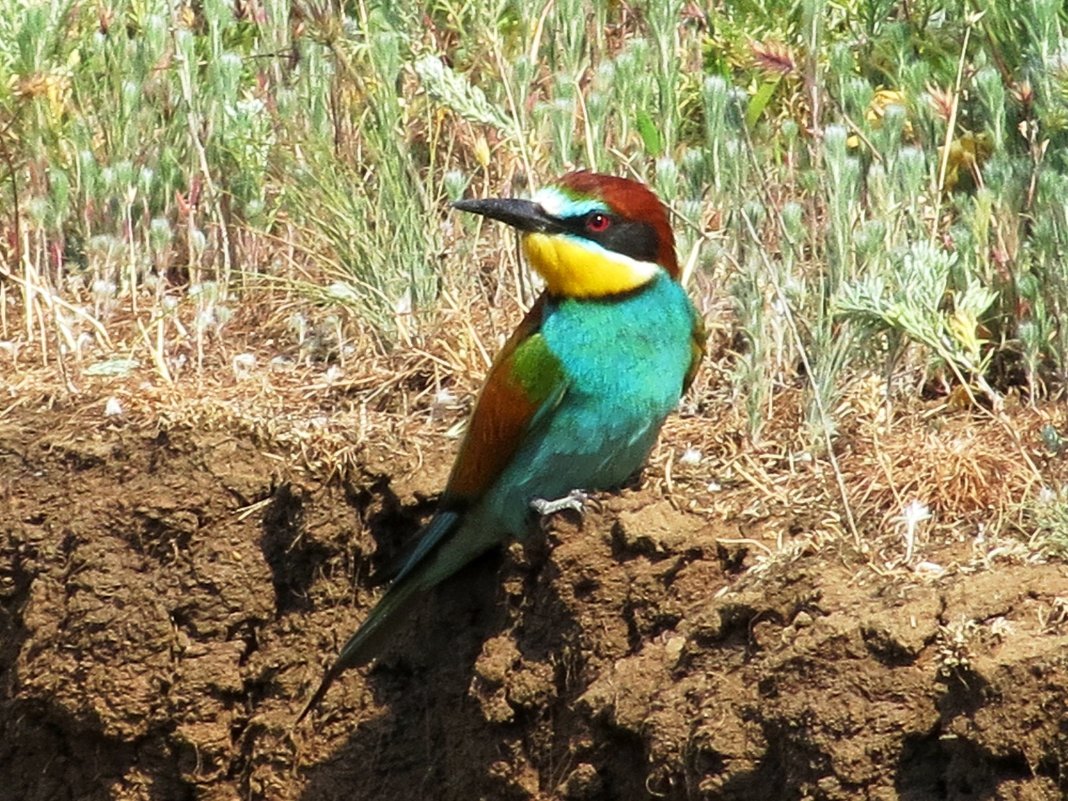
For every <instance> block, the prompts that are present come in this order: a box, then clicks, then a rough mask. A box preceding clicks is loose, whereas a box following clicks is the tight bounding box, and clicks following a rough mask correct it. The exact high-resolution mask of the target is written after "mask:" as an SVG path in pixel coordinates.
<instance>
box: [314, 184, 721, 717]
mask: <svg viewBox="0 0 1068 801" xmlns="http://www.w3.org/2000/svg"><path fill="white" fill-rule="evenodd" d="M453 205H454V207H455V208H457V209H459V210H461V211H469V212H474V213H475V214H481V215H484V216H486V217H489V218H491V219H494V220H500V221H501V222H505V223H507V224H508V225H511V226H513V227H514V228H516V229H518V230H519V231H520V232H521V235H522V245H523V251H524V253H525V254H526V257H527V259H528V260H529V262H530V264H531V266H533V268H534V269H535V270H537V271H538V273H540V274H541V276H542V278H544V279H545V291H544V292H543V293H542V295H541V296H540V297H539V298H538V300H537V301H536V302H535V304H534V306H533V307H532V308H531V309H530V311H529V312H528V313H527V315H526V317H525V318H524V319H523V321H522V322H521V323H520V324H519V327H518V328H517V329H516V331H515V333H513V334H512V336H511V337H510V338H509V339H508V341H507V342H506V343H505V345H504V348H503V349H502V350H501V352H500V354H499V355H498V356H497V358H496V360H495V361H494V363H493V366H492V367H491V368H490V371H489V375H488V377H487V379H486V384H485V386H484V387H483V388H482V392H481V394H480V395H479V398H478V402H477V404H476V406H475V411H474V415H473V416H472V417H471V421H470V423H469V425H468V428H467V433H466V435H465V437H464V440H463V443H462V445H461V446H460V452H459V455H458V456H457V458H456V463H455V464H454V465H453V468H452V474H451V475H450V477H449V481H448V484H447V485H446V487H445V491H444V494H443V495H442V497H441V501H440V506H439V508H438V511H437V513H436V514H435V515H434V517H433V518H432V519H431V520H430V522H429V523H428V524H427V525H426V527H425V528H424V529H423V531H422V532H421V534H420V537H419V539H418V541H417V544H416V546H415V549H414V551H413V552H412V553H411V555H410V556H409V557H408V559H407V561H405V562H404V564H403V566H402V567H401V569H400V571H399V573H398V574H397V575H396V577H395V578H394V579H393V582H392V583H391V585H390V586H389V588H388V589H387V590H386V592H385V594H384V595H383V596H382V598H381V600H380V601H379V602H378V604H377V605H376V606H375V607H374V608H373V609H372V610H371V612H370V614H369V615H368V616H367V619H366V620H365V621H364V622H363V625H361V626H360V628H359V629H358V630H357V631H356V633H355V634H353V635H352V637H351V639H349V641H348V642H347V643H346V644H345V647H344V648H342V649H341V653H340V655H339V656H338V658H337V660H336V661H335V662H334V664H333V666H332V667H330V669H329V670H327V671H326V673H325V675H324V676H323V680H322V682H321V683H320V685H319V688H318V689H317V690H316V691H315V694H314V695H313V696H312V698H311V700H310V701H309V702H308V704H307V705H306V706H305V708H304V711H303V712H301V714H300V718H298V722H299V721H300V720H301V719H302V718H303V717H304V716H305V715H306V714H307V713H308V712H309V711H310V710H311V709H312V708H314V707H315V706H316V704H318V703H319V701H320V700H322V698H323V696H324V695H325V694H326V691H327V690H328V689H329V687H330V685H331V684H332V683H333V682H334V680H335V679H336V678H337V677H338V676H339V675H340V674H341V672H342V671H344V670H345V669H347V668H349V667H353V666H355V665H360V664H364V663H366V662H368V661H370V660H371V659H372V658H374V656H376V654H377V653H378V651H379V649H380V648H381V646H382V645H383V644H384V642H385V641H386V640H387V639H388V638H389V637H391V636H392V631H393V627H394V624H395V623H396V622H397V620H398V618H400V617H401V616H402V615H403V613H404V612H405V611H406V610H407V609H408V607H409V605H410V604H411V603H412V602H413V601H414V600H415V599H417V598H418V597H419V596H421V595H422V594H423V593H425V592H426V591H427V590H429V589H430V588H432V587H434V586H436V585H437V584H439V583H441V582H442V581H443V580H445V579H446V578H448V577H449V576H451V575H452V574H454V573H455V572H456V571H457V570H459V569H460V568H461V567H463V566H464V565H465V564H467V563H468V562H470V561H471V560H472V559H474V558H475V557H476V556H478V555H479V554H481V553H482V552H484V551H486V550H487V549H489V548H491V547H493V546H495V545H498V544H499V543H501V542H502V541H504V540H505V539H507V538H509V537H513V536H518V537H521V536H523V535H524V534H525V533H526V532H528V531H529V530H530V528H531V526H532V525H533V524H534V523H535V522H536V520H537V517H538V515H539V513H547V512H551V511H555V510H556V509H559V508H561V507H564V506H573V505H575V504H576V503H578V502H580V500H581V498H582V494H581V492H580V491H581V490H596V489H611V488H613V487H616V486H618V485H619V484H622V483H623V482H624V481H626V479H627V478H629V477H630V476H631V475H632V474H634V473H635V472H636V471H637V470H638V469H639V468H640V467H641V466H642V463H643V462H644V461H645V459H646V458H647V457H648V455H649V452H650V450H652V447H653V444H654V443H655V441H656V438H657V435H658V433H659V431H660V427H661V425H662V424H663V422H664V419H665V418H666V417H667V415H668V414H669V413H670V412H671V411H672V410H673V409H675V407H676V406H677V405H678V402H679V398H680V396H681V395H682V393H683V391H684V390H685V389H686V387H687V386H689V383H690V381H691V379H692V378H693V375H694V372H695V370H696V369H697V365H698V363H699V362H700V359H701V356H702V355H703V352H704V328H703V325H702V324H701V321H700V318H699V317H698V315H697V313H696V311H695V310H694V307H693V305H692V303H691V302H690V300H689V298H688V297H687V295H686V292H685V290H684V289H683V288H682V286H681V285H680V284H679V282H678V278H679V265H678V260H677V259H676V256H675V238H674V235H673V233H672V231H671V226H670V224H669V223H668V218H667V213H666V210H665V208H664V206H663V205H662V204H661V203H660V201H659V200H658V199H657V197H656V195H654V194H653V193H652V192H651V191H650V190H649V189H648V188H646V187H645V186H644V185H643V184H640V183H638V182H636V181H631V180H627V179H625V178H616V177H612V176H608V175H599V174H596V173H592V172H585V171H582V172H572V173H568V174H567V175H564V176H563V177H562V178H560V179H559V180H558V181H556V182H555V183H553V184H551V185H549V186H546V187H545V188H543V189H541V190H540V191H538V192H537V193H536V194H535V195H534V197H533V199H532V200H518V199H512V198H493V199H484V200H461V201H458V202H456V203H454V204H453ZM553 499H557V500H553Z"/></svg>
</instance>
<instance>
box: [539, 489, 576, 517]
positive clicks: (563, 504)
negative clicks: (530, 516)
mask: <svg viewBox="0 0 1068 801" xmlns="http://www.w3.org/2000/svg"><path fill="white" fill-rule="evenodd" d="M589 499H590V496H589V495H588V494H587V493H586V491H585V490H580V489H573V490H571V492H569V493H568V494H567V495H565V496H564V497H563V498H557V499H556V500H555V501H547V500H545V498H535V499H534V500H532V501H531V502H530V508H531V509H533V510H534V511H535V512H537V513H538V515H539V516H541V517H545V516H546V515H551V514H556V513H557V512H562V511H564V510H565V509H570V510H572V511H574V512H578V513H579V514H580V515H581V514H582V513H583V512H584V511H585V510H586V509H585V505H586V501H588V500H589Z"/></svg>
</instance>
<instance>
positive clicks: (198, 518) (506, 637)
mask: <svg viewBox="0 0 1068 801" xmlns="http://www.w3.org/2000/svg"><path fill="white" fill-rule="evenodd" d="M451 447H452V445H451V442H447V443H446V444H444V445H443V446H442V447H441V450H440V452H429V453H428V452H423V453H421V454H420V457H419V458H420V460H421V463H420V464H421V466H420V468H419V469H418V470H414V471H413V470H412V469H411V467H412V465H409V464H407V463H404V462H403V460H402V459H400V457H397V456H396V455H395V454H394V453H392V452H390V450H389V449H387V448H381V449H377V450H376V448H375V446H374V444H373V443H370V444H368V445H367V447H366V448H365V450H364V452H363V453H362V456H361V459H362V460H363V462H362V469H359V470H356V471H352V472H351V473H350V474H349V475H348V476H347V477H346V478H344V479H343V480H337V479H334V480H331V481H327V480H325V477H324V476H316V475H315V474H314V472H312V471H307V470H296V469H294V467H293V461H292V459H291V457H290V456H288V455H287V454H285V453H282V452H280V451H274V450H272V448H271V447H270V444H269V443H265V442H264V441H263V440H262V439H260V438H253V437H251V436H250V435H248V434H244V433H238V434H235V433H231V432H228V431H226V430H221V431H199V432H194V431H192V430H189V429H187V428H185V427H183V426H180V425H174V426H165V425H163V426H161V425H155V426H146V425H140V424H134V423H132V422H123V421H122V420H121V419H120V420H113V419H111V418H105V417H103V416H102V415H100V414H99V409H95V407H94V412H93V413H92V414H90V413H89V410H88V408H87V407H84V406H83V407H74V406H70V405H64V404H62V403H51V404H44V403H41V404H24V405H23V406H22V407H20V408H18V409H16V410H14V411H13V412H11V413H9V414H7V415H6V416H5V417H3V418H2V420H0V776H2V777H3V789H2V790H0V796H3V797H8V798H20V799H25V800H26V801H33V800H36V799H67V798H69V799H232V798H238V797H240V798H257V799H258V798H263V799H309V800H310V799H335V798H336V799H341V798H345V799H392V798H441V799H473V798H487V799H535V798H537V799H543V798H544V799H548V798H568V799H602V798H605V799H635V798H645V797H658V798H677V799H683V798H708V799H739V800H740V799H757V798H772V799H798V800H800V799H825V800H826V801H837V800H839V799H841V800H842V801H845V799H850V800H851V801H852V800H853V799H886V800H889V799H898V798H900V799H915V800H916V801H919V800H920V799H923V800H924V801H926V800H927V799H946V800H947V801H949V800H952V801H965V799H975V800H976V801H978V799H1057V798H1061V797H1063V796H1064V794H1065V793H1066V792H1068V774H1066V766H1068V722H1066V721H1068V718H1066V709H1065V706H1066V697H1068V692H1066V690H1065V687H1068V575H1066V571H1065V568H1064V566H1063V565H1062V564H1059V563H1034V564H1028V563H1027V561H1026V559H1023V558H1020V557H1018V556H1012V555H1009V556H999V555H998V554H997V553H992V552H991V550H990V549H989V548H985V547H978V546H977V545H976V543H975V542H962V541H952V542H946V543H942V544H938V543H931V544H930V545H929V550H928V552H927V553H926V554H925V555H926V558H927V560H928V561H929V562H930V563H931V564H932V565H937V566H938V569H933V568H932V569H930V570H928V571H923V570H921V571H919V572H917V571H911V570H890V571H879V570H876V569H875V568H874V567H873V566H872V565H871V564H869V563H867V560H863V559H860V558H859V557H855V556H854V555H853V552H852V550H851V549H849V548H845V547H836V546H834V545H833V544H831V545H823V546H821V547H814V546H813V545H812V544H811V541H810V540H808V539H806V538H805V537H804V533H805V532H804V531H797V530H795V531H787V532H781V531H780V532H777V534H778V535H779V536H781V539H782V547H778V546H777V545H776V543H775V541H774V540H773V539H768V540H767V541H763V540H759V539H749V538H751V537H752V536H753V535H752V534H751V532H749V531H745V532H742V531H740V530H739V528H738V526H737V525H730V524H716V523H711V522H709V520H708V518H707V517H703V516H700V515H697V514H694V513H688V512H682V511H679V510H677V509H676V508H674V507H673V506H672V504H671V503H670V502H669V501H668V500H666V499H664V498H663V497H662V495H661V494H660V493H659V492H657V491H655V490H654V489H652V488H649V487H647V488H646V489H644V490H630V491H627V492H624V493H623V494H622V495H621V496H619V497H612V498H607V499H604V500H603V503H602V504H601V507H600V508H599V509H595V510H593V511H591V513H590V514H588V515H587V517H586V518H585V520H584V521H582V522H581V523H580V522H578V521H576V520H571V519H561V520H557V521H555V522H554V523H553V525H552V526H551V527H550V528H549V529H548V530H547V531H546V532H545V534H544V535H543V536H541V537H538V538H536V539H535V540H534V541H533V542H531V543H530V544H528V546H527V547H526V548H521V547H519V546H513V547H512V548H510V549H509V550H508V551H507V552H505V553H504V554H503V555H496V556H491V557H487V558H485V559H483V560H481V561H480V562H479V563H477V564H475V565H473V566H472V567H470V568H469V569H467V570H466V571H465V572H464V573H463V575H462V576H461V577H460V579H459V580H457V581H455V582H453V584H452V585H451V586H449V587H448V588H445V589H442V590H440V591H439V592H437V593H436V594H434V595H433V596H432V597H431V598H429V599H428V601H427V603H425V605H424V606H423V608H422V610H421V612H420V613H419V616H418V619H417V620H416V621H415V622H414V623H413V625H412V626H411V627H410V628H409V630H408V632H407V633H406V635H405V636H404V637H402V638H401V639H400V640H399V641H398V642H397V643H396V646H395V647H394V648H393V649H392V650H391V651H390V652H389V653H388V654H387V655H386V656H385V657H384V658H383V659H382V660H380V661H379V662H378V663H377V664H376V665H375V666H374V667H373V668H371V669H370V670H366V671H363V672H354V673H352V674H350V675H348V676H346V677H345V678H344V680H343V681H341V682H340V683H339V685H338V686H337V687H336V688H335V689H334V690H332V691H331V693H330V695H329V696H328V698H327V700H326V703H325V705H324V708H323V710H322V711H321V712H320V713H319V715H317V716H316V717H314V718H313V719H312V720H311V722H310V723H306V724H304V725H302V726H301V727H298V728H296V729H293V728H292V722H293V719H294V716H295V713H296V711H297V710H298V709H299V707H300V704H301V703H302V701H303V700H304V699H305V698H306V697H307V694H308V693H309V691H310V690H311V688H312V687H313V686H314V683H315V682H316V681H317V679H318V676H319V673H320V670H321V668H322V666H323V664H324V663H325V662H326V661H327V660H328V659H330V658H331V657H332V655H333V654H334V653H335V650H336V648H337V646H338V644H339V643H340V642H341V641H342V640H343V639H344V637H345V636H346V635H347V634H348V633H349V632H350V631H351V630H352V629H353V628H354V627H355V625H356V624H357V623H358V621H359V620H360V619H361V617H362V614H363V613H364V611H365V610H366V609H367V608H368V606H369V605H370V603H371V602H372V601H373V599H374V597H375V594H376V592H378V591H379V590H378V588H376V587H375V586H374V585H373V584H372V582H371V580H370V579H371V576H372V575H373V572H374V570H375V569H376V568H381V567H383V566H387V565H389V564H390V563H391V561H392V560H393V559H394V558H395V557H396V555H397V554H398V553H399V552H400V550H401V548H402V546H403V543H404V541H405V538H406V537H408V536H410V535H411V533H412V532H414V531H415V529H416V527H417V526H418V524H419V521H420V520H421V519H422V518H423V517H424V516H425V515H426V513H427V512H428V511H429V509H430V508H431V502H432V493H433V492H434V491H435V490H436V489H437V488H438V487H440V485H441V479H442V476H443V474H444V471H445V469H446V466H447V464H448V458H449V457H448V454H449V451H450V449H451ZM768 536H769V537H774V536H776V532H768ZM943 570H944V572H941V571H943Z"/></svg>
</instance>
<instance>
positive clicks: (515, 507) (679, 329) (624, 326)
mask: <svg viewBox="0 0 1068 801" xmlns="http://www.w3.org/2000/svg"><path fill="white" fill-rule="evenodd" d="M694 314H695V313H694V311H693V306H692V305H691V304H690V301H689V298H687V297H686V294H685V292H684V291H683V289H682V288H681V287H680V286H679V285H678V284H677V283H676V282H674V281H672V280H671V279H670V278H668V277H667V276H666V275H664V276H661V277H659V278H657V279H655V280H654V282H653V284H652V285H650V286H648V287H647V288H645V289H644V290H643V291H641V292H639V293H637V294H635V295H633V296H631V297H628V298H625V299H622V300H613V301H591V300H574V299H568V300H564V301H561V302H560V303H559V304H558V305H556V306H552V307H550V308H549V309H548V311H547V314H546V318H545V319H544V321H543V323H542V327H541V333H542V335H543V336H544V338H545V341H546V343H547V345H548V347H549V348H550V349H551V350H552V351H553V353H554V354H555V355H556V356H557V358H558V359H559V360H560V362H561V364H562V365H563V368H564V371H565V373H566V374H567V376H568V388H567V391H566V392H565V394H564V396H563V399H562V400H561V402H560V404H559V406H558V407H557V408H556V409H555V410H546V413H545V414H544V415H543V416H542V417H541V419H540V421H539V422H538V423H537V424H536V425H535V426H534V427H533V428H532V430H531V432H530V435H529V436H528V438H527V440H526V441H525V442H524V444H523V445H521V446H520V449H519V451H518V452H517V453H516V455H515V458H514V459H512V461H511V463H510V465H509V467H508V468H507V469H506V470H505V471H504V472H503V473H502V474H501V477H500V479H499V480H498V481H497V482H495V484H494V486H493V487H492V489H491V490H490V491H489V492H488V493H487V495H486V497H484V499H483V501H482V503H481V504H480V506H482V509H480V510H479V511H480V512H481V513H482V514H478V515H477V517H479V518H481V520H479V522H478V523H477V524H476V525H480V526H488V527H493V528H497V530H498V531H501V530H503V531H505V532H507V533H509V534H513V535H521V534H522V533H524V531H525V529H526V526H527V525H528V524H529V521H530V519H531V513H530V511H529V503H530V500H531V499H532V498H547V499H553V498H559V497H562V496H564V495H566V494H567V493H568V492H569V491H571V490H572V489H587V490H597V489H608V488H611V487H613V486H616V485H618V484H620V483H622V482H623V481H625V480H626V479H627V478H628V477H629V476H631V475H632V474H634V473H635V472H636V471H637V470H638V468H639V467H641V465H642V463H643V462H644V461H645V459H646V458H647V457H648V455H649V452H650V450H652V447H653V445H654V443H655V442H656V437H657V434H658V433H659V431H660V426H661V425H662V424H663V422H664V418H665V417H667V415H668V414H669V413H670V412H671V411H672V410H673V409H675V407H676V406H677V405H678V402H679V396H680V394H681V393H682V384H683V380H684V377H685V375H686V370H687V368H688V367H689V363H690V358H691V338H692V332H693V327H694ZM472 522H474V521H472Z"/></svg>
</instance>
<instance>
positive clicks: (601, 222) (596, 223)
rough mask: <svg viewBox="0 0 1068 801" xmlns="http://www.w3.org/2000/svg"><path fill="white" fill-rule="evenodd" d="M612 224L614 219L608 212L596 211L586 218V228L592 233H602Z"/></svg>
mask: <svg viewBox="0 0 1068 801" xmlns="http://www.w3.org/2000/svg"><path fill="white" fill-rule="evenodd" d="M611 224H612V220H611V219H610V218H609V217H608V215H607V214H601V213H600V212H598V211H595V212H594V213H593V214H591V215H590V216H589V217H587V218H586V230H587V231H589V232H590V233H591V234H600V233H603V232H604V231H607V230H608V226H610V225H611Z"/></svg>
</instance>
